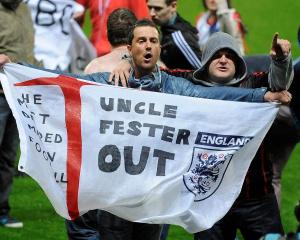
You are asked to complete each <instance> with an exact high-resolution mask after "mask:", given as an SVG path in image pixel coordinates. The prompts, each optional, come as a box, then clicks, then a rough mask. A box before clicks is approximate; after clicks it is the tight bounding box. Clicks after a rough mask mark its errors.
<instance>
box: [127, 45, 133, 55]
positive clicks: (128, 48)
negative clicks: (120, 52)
mask: <svg viewBox="0 0 300 240" xmlns="http://www.w3.org/2000/svg"><path fill="white" fill-rule="evenodd" d="M131 49H132V46H131V45H129V44H128V45H127V50H128V52H129V53H130V55H131Z"/></svg>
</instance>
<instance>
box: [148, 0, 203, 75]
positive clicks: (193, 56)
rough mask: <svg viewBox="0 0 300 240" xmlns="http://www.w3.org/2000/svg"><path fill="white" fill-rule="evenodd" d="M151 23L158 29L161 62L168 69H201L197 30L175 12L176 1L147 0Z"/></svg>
mask: <svg viewBox="0 0 300 240" xmlns="http://www.w3.org/2000/svg"><path fill="white" fill-rule="evenodd" d="M147 5H148V8H149V13H150V16H151V19H152V21H153V22H154V23H155V24H156V25H157V26H159V27H160V30H161V33H162V40H161V48H162V49H161V54H160V58H161V61H162V62H163V63H164V64H165V65H166V66H167V67H168V68H170V69H174V68H181V69H197V68H199V67H201V51H200V47H199V44H198V36H197V29H196V28H195V27H193V26H192V25H191V24H190V23H189V22H187V21H186V20H185V19H183V18H182V17H181V16H180V15H179V14H178V12H177V0H148V1H147Z"/></svg>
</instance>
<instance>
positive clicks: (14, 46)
mask: <svg viewBox="0 0 300 240" xmlns="http://www.w3.org/2000/svg"><path fill="white" fill-rule="evenodd" d="M33 45H34V30H33V25H32V21H31V17H30V12H29V9H28V8H27V6H26V5H25V4H24V3H22V1H21V0H0V54H6V55H8V56H9V57H10V58H11V59H12V60H13V61H16V62H18V61H24V62H28V63H31V64H38V62H37V61H36V60H35V58H34V56H33ZM18 147H19V136H18V129H17V125H16V122H15V119H14V117H13V114H12V112H11V110H10V108H9V106H8V103H7V101H6V98H5V96H4V93H3V90H2V86H1V84H0V226H4V227H10V228H22V227H23V223H22V222H21V221H19V220H17V219H15V218H13V217H12V216H10V209H11V208H10V205H9V195H10V192H11V189H12V184H13V176H14V173H15V161H16V156H17V150H18Z"/></svg>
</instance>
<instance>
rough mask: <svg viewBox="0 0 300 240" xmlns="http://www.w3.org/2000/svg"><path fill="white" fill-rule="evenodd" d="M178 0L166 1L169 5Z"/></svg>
mask: <svg viewBox="0 0 300 240" xmlns="http://www.w3.org/2000/svg"><path fill="white" fill-rule="evenodd" d="M175 1H177V0H165V3H166V5H167V6H169V5H170V4H171V3H172V2H175Z"/></svg>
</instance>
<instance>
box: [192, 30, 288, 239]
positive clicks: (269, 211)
mask: <svg viewBox="0 0 300 240" xmlns="http://www.w3.org/2000/svg"><path fill="white" fill-rule="evenodd" d="M290 47H291V46H290V43H289V42H288V41H287V40H283V39H278V34H275V36H274V39H273V44H272V49H271V52H270V54H271V59H272V60H271V66H270V70H269V73H268V74H267V73H256V74H252V75H247V67H246V63H245V61H244V59H243V58H242V56H241V53H240V51H239V48H238V45H237V43H236V41H235V40H234V39H233V38H232V37H231V36H230V35H228V34H226V33H222V32H218V33H215V34H214V35H212V37H211V38H210V40H209V41H208V43H207V44H206V46H205V48H204V50H203V55H202V64H203V66H202V67H201V68H200V69H198V70H196V71H195V72H194V73H193V81H194V82H197V83H199V84H201V85H204V86H217V85H220V86H224V85H225V86H236V87H248V88H255V87H267V88H268V89H270V90H274V91H275V90H277V91H278V90H283V89H288V88H289V86H290V84H291V82H292V79H293V67H292V58H291V54H290ZM211 72H213V73H214V74H213V75H214V76H215V77H214V78H211V77H210V76H212V74H210V73H211ZM226 74H227V76H228V77H227V79H226V80H224V79H225V78H224V75H226ZM218 76H219V77H220V78H219V77H218ZM221 76H223V78H221ZM271 145H272V139H271V138H270V137H269V136H268V135H267V136H266V138H265V140H264V142H263V143H262V145H261V146H260V148H259V150H258V152H257V154H256V156H255V158H254V159H253V161H252V163H251V165H250V168H249V170H248V173H247V176H246V178H245V181H244V184H243V188H242V191H241V193H240V195H239V197H238V199H237V200H236V201H235V203H234V205H233V206H232V208H231V209H230V211H229V212H228V213H227V214H226V215H225V217H224V218H223V219H221V220H220V221H218V222H217V223H216V224H215V225H214V226H213V227H212V228H211V229H209V230H206V231H203V232H200V233H196V234H195V237H194V239H195V240H198V239H199V240H200V239H206V240H211V239H213V240H219V239H224V240H231V239H232V240H233V239H235V236H236V231H237V229H240V231H241V233H242V235H243V237H244V239H246V240H247V239H249V240H250V239H251V240H256V239H259V238H260V237H262V236H263V235H265V234H267V233H280V234H283V228H282V224H281V219H280V213H279V208H278V205H277V201H276V197H275V194H274V190H273V187H272V165H271V162H270V152H271V149H272V147H271ZM242 160H243V159H241V161H242ZM237 170H238V169H237Z"/></svg>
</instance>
